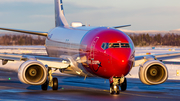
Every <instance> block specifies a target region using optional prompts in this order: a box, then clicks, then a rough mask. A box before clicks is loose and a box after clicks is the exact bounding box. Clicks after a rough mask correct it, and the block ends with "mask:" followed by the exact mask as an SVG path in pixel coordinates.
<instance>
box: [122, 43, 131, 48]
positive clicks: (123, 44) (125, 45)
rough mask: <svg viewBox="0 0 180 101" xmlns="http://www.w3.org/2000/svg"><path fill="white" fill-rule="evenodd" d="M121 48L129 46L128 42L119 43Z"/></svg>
mask: <svg viewBox="0 0 180 101" xmlns="http://www.w3.org/2000/svg"><path fill="white" fill-rule="evenodd" d="M121 48H129V43H121Z"/></svg>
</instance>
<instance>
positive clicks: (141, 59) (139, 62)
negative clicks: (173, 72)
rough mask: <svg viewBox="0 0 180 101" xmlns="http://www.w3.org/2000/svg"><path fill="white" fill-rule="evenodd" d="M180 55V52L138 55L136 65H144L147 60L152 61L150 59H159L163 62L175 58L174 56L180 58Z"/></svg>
mask: <svg viewBox="0 0 180 101" xmlns="http://www.w3.org/2000/svg"><path fill="white" fill-rule="evenodd" d="M179 57H180V52H174V53H164V54H154V55H143V56H136V57H135V64H134V67H136V66H139V65H143V64H144V63H145V62H147V61H150V60H159V61H161V62H162V61H164V60H169V59H174V58H179ZM164 62H165V61H164ZM167 63H168V62H167Z"/></svg>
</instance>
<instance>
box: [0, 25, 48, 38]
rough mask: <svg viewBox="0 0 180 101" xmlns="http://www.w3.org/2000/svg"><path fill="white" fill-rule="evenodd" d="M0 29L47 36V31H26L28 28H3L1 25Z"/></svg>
mask: <svg viewBox="0 0 180 101" xmlns="http://www.w3.org/2000/svg"><path fill="white" fill-rule="evenodd" d="M0 30H7V31H13V32H21V33H27V34H34V35H41V36H47V35H48V33H47V32H40V31H28V30H21V29H12V28H3V27H0Z"/></svg>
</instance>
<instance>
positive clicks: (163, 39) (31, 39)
mask: <svg viewBox="0 0 180 101" xmlns="http://www.w3.org/2000/svg"><path fill="white" fill-rule="evenodd" d="M128 36H129V37H130V38H131V39H132V41H133V42H134V45H135V46H139V47H141V46H162V45H163V46H180V35H178V34H173V33H171V34H170V33H168V34H165V35H162V34H155V35H149V34H148V33H147V34H128ZM45 39H46V38H45V37H42V36H33V35H10V34H6V35H4V36H0V45H44V44H45Z"/></svg>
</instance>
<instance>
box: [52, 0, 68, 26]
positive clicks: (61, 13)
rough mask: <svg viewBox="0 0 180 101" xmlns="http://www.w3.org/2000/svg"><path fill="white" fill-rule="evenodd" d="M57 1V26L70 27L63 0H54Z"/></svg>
mask: <svg viewBox="0 0 180 101" xmlns="http://www.w3.org/2000/svg"><path fill="white" fill-rule="evenodd" d="M54 3H55V24H56V27H58V26H61V27H68V26H69V25H68V22H67V20H66V18H65V16H64V11H63V4H62V0H54Z"/></svg>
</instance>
